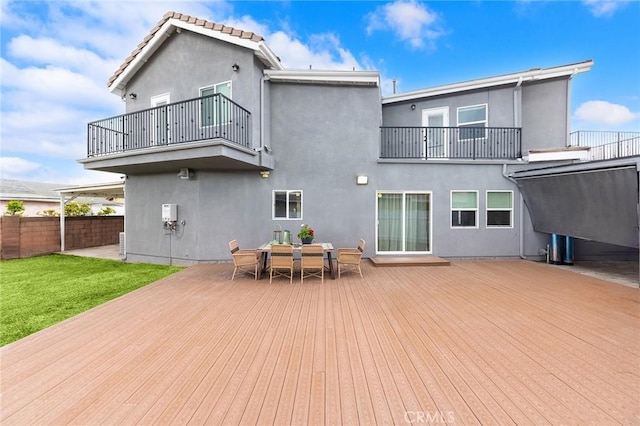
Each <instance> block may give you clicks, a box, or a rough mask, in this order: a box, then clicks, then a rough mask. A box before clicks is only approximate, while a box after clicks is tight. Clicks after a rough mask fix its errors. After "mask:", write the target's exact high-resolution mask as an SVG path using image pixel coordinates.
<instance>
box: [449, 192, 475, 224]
mask: <svg viewBox="0 0 640 426" xmlns="http://www.w3.org/2000/svg"><path fill="white" fill-rule="evenodd" d="M451 227H452V228H477V227H478V191H451Z"/></svg>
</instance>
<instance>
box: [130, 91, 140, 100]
mask: <svg viewBox="0 0 640 426" xmlns="http://www.w3.org/2000/svg"><path fill="white" fill-rule="evenodd" d="M129 97H130V98H131V99H135V98H137V97H138V95H137V94H135V93H134V92H131V93H129Z"/></svg>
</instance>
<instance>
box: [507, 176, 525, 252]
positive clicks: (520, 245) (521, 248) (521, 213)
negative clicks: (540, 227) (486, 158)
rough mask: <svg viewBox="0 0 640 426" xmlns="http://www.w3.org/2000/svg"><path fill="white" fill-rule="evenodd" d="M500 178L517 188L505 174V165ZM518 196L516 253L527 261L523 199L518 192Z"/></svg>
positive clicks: (514, 182)
mask: <svg viewBox="0 0 640 426" xmlns="http://www.w3.org/2000/svg"><path fill="white" fill-rule="evenodd" d="M502 176H503V177H504V178H505V179H507V180H509V181H511V182H512V183H513V184H514V185H516V186H518V183H517V182H516V180H515V179H514V178H512V177H511V176H510V175H509V174H507V165H506V164H503V165H502ZM518 193H519V194H520V207H519V210H520V211H519V215H518V216H519V218H518V222H519V223H518V252H519V255H520V259H524V260H527V256H526V255H525V254H524V197H523V196H522V193H521V192H520V191H518Z"/></svg>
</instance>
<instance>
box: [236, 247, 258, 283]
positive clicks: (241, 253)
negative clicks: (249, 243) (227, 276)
mask: <svg viewBox="0 0 640 426" xmlns="http://www.w3.org/2000/svg"><path fill="white" fill-rule="evenodd" d="M229 250H231V256H232V257H233V266H234V269H233V275H232V276H231V280H232V281H233V279H234V278H235V276H236V273H237V272H244V273H246V274H250V275H253V276H254V277H255V279H256V280H257V279H258V265H259V264H260V252H259V251H258V250H249V249H244V250H240V247H238V241H237V240H231V241H229Z"/></svg>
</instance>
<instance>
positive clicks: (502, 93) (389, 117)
mask: <svg viewBox="0 0 640 426" xmlns="http://www.w3.org/2000/svg"><path fill="white" fill-rule="evenodd" d="M481 104H487V105H488V113H489V117H488V118H489V120H488V127H513V123H514V112H513V88H498V89H492V90H476V91H472V92H465V93H460V94H453V95H449V96H437V97H433V98H428V99H422V100H415V101H407V102H403V103H398V104H386V105H383V107H382V115H383V126H418V127H419V126H422V111H423V110H425V109H432V108H444V107H446V108H448V109H449V126H451V127H455V126H457V125H458V117H457V111H458V108H462V107H468V106H473V105H481ZM411 105H415V106H416V108H415V109H414V110H411Z"/></svg>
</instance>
